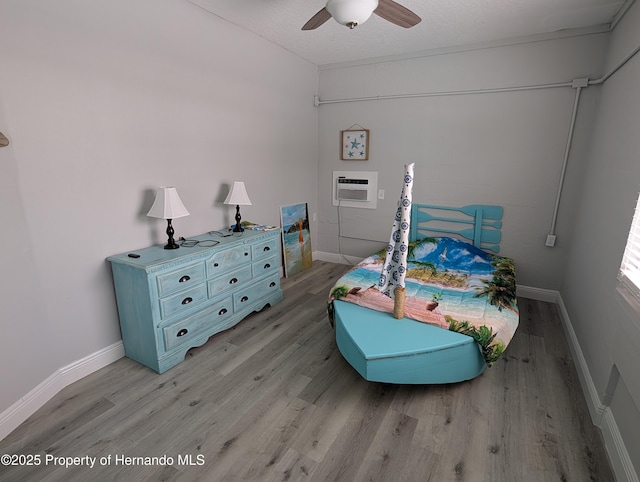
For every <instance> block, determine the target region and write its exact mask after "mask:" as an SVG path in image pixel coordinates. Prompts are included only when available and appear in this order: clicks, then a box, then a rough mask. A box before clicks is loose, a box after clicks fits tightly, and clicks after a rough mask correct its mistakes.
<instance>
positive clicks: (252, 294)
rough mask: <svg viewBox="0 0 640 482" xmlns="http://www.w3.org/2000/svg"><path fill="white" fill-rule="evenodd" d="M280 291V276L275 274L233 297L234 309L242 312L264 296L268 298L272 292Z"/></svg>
mask: <svg viewBox="0 0 640 482" xmlns="http://www.w3.org/2000/svg"><path fill="white" fill-rule="evenodd" d="M279 289H280V275H279V274H275V275H273V276H269V277H268V278H265V279H262V280H259V281H256V282H255V283H253V285H251V286H250V287H248V288H247V289H245V290H241V291H239V292H238V293H235V294H234V295H233V308H234V309H235V311H241V310H243V309H245V308H247V307H249V306H251V305H252V304H253V303H254V302H255V301H258V300H259V299H260V298H262V297H263V296H267V295H268V294H270V293H272V292H276V291H278V290H279Z"/></svg>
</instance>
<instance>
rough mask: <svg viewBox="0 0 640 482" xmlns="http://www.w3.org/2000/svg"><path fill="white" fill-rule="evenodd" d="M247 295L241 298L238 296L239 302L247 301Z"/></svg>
mask: <svg viewBox="0 0 640 482" xmlns="http://www.w3.org/2000/svg"><path fill="white" fill-rule="evenodd" d="M248 300H249V297H248V296H243V297H242V298H240V302H242V303H244V302H245V301H248Z"/></svg>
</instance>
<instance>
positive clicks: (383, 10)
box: [302, 0, 422, 30]
mask: <svg viewBox="0 0 640 482" xmlns="http://www.w3.org/2000/svg"><path fill="white" fill-rule="evenodd" d="M372 13H375V14H376V15H378V16H379V17H382V18H384V19H385V20H388V21H389V22H391V23H394V24H396V25H399V26H400V27H404V28H410V27H413V26H414V25H417V24H419V23H420V22H421V21H422V19H421V18H420V17H418V16H417V15H416V14H415V13H413V12H412V11H411V10H409V9H408V8H406V7H403V6H402V5H400V4H399V3H396V2H395V1H394V0H327V5H326V6H325V7H324V8H323V9H322V10H320V11H319V12H318V13H316V14H315V15H314V16H313V17H311V18H310V19H309V21H308V22H307V23H305V24H304V25H303V27H302V30H313V29H315V28H318V27H319V26H320V25H322V24H323V23H325V22H326V21H327V20H329V19H330V18H331V17H333V19H334V20H335V21H336V22H338V23H339V24H341V25H345V26H347V27H349V28H355V27H356V26H358V25H360V24H361V23H364V22H366V21H367V19H368V18H369V17H370V16H371V14H372Z"/></svg>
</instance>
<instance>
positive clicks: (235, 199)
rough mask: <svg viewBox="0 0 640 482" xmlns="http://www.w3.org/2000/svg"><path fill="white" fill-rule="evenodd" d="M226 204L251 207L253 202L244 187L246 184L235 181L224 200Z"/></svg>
mask: <svg viewBox="0 0 640 482" xmlns="http://www.w3.org/2000/svg"><path fill="white" fill-rule="evenodd" d="M224 204H235V205H237V206H251V200H250V199H249V196H248V195H247V190H246V189H245V187H244V182H242V181H234V183H233V186H231V190H230V191H229V194H228V196H227V199H225V200H224Z"/></svg>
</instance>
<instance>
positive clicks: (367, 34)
mask: <svg viewBox="0 0 640 482" xmlns="http://www.w3.org/2000/svg"><path fill="white" fill-rule="evenodd" d="M186 1H188V2H190V3H192V4H194V5H197V6H199V7H201V8H203V9H204V10H206V11H208V12H210V13H211V14H214V15H216V16H218V17H221V18H223V19H225V20H227V21H229V22H231V23H233V24H235V25H237V26H239V27H242V28H245V29H247V30H249V31H251V32H254V33H255V34H257V35H259V36H261V37H264V38H265V39H267V40H270V41H271V42H273V43H275V44H278V45H280V46H281V47H284V48H285V49H287V50H289V51H291V52H294V53H295V54H297V55H299V56H300V57H302V58H304V59H306V60H308V61H310V62H312V63H314V64H316V65H325V64H332V63H340V62H348V61H354V60H362V59H368V58H374V57H384V56H389V55H406V54H410V53H412V52H423V51H426V50H432V49H441V48H447V47H455V46H462V45H469V44H483V43H488V42H499V41H505V40H508V39H514V38H521V37H527V36H531V35H538V34H549V33H552V32H558V31H560V30H564V29H582V28H586V27H595V26H603V25H607V24H609V23H610V22H611V21H612V19H613V18H614V17H615V15H616V14H617V13H618V12H619V11H620V10H621V8H622V7H623V6H624V4H625V2H624V1H622V0H618V1H615V0H397V1H398V3H400V4H402V5H404V6H405V7H407V8H409V9H410V10H412V11H414V12H415V13H416V14H418V16H420V17H421V18H422V22H421V23H419V24H418V25H416V26H415V27H413V28H410V29H404V28H401V27H398V26H396V25H393V24H391V23H389V22H387V21H385V20H383V19H381V18H380V17H378V16H376V15H372V16H371V18H370V19H369V20H368V21H367V22H365V23H363V24H362V25H359V26H358V27H356V28H355V29H353V30H350V29H348V28H347V27H343V26H342V25H339V24H338V23H337V22H335V21H334V20H333V19H330V20H329V21H328V22H326V23H325V24H324V25H322V26H321V27H319V28H318V29H316V30H310V31H302V30H301V27H302V25H304V23H305V22H306V21H307V20H308V19H309V18H311V17H312V16H313V15H314V14H315V13H316V12H318V10H320V9H321V8H323V7H324V6H325V0H186ZM356 1H357V0H356ZM629 1H631V0H627V2H629Z"/></svg>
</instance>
